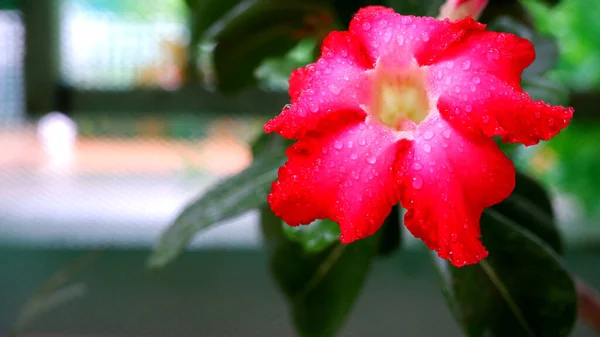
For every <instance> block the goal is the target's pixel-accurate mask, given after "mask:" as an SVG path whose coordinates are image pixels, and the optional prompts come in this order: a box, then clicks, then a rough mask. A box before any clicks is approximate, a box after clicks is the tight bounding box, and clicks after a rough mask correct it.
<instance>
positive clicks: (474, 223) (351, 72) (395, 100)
mask: <svg viewBox="0 0 600 337" xmlns="http://www.w3.org/2000/svg"><path fill="white" fill-rule="evenodd" d="M534 58H535V54H534V50H533V46H532V44H531V43H530V42H529V41H527V40H524V39H521V38H519V37H517V36H514V35H511V34H505V33H495V32H489V31H485V26H484V25H482V24H479V23H477V22H475V21H474V20H473V19H471V18H467V19H464V20H460V21H457V22H451V21H450V20H444V21H439V20H436V19H433V18H426V17H413V16H402V15H399V14H396V13H394V12H393V11H392V10H391V9H388V8H384V7H367V8H364V9H362V10H360V11H359V12H358V14H357V15H356V16H355V17H354V19H353V20H352V22H351V23H350V29H349V31H344V32H332V33H331V34H330V35H329V36H328V37H327V39H326V40H325V41H324V43H323V47H322V56H321V57H320V58H319V60H318V61H317V62H316V63H313V64H310V65H308V66H306V67H305V68H301V69H297V70H295V71H294V72H293V73H292V75H291V78H290V88H289V94H290V96H291V100H292V104H291V105H290V106H286V107H285V108H284V109H283V111H282V112H281V114H280V115H279V116H277V117H275V118H274V119H272V120H271V121H269V122H268V123H267V124H265V130H266V132H276V133H278V134H280V135H282V136H284V137H287V138H292V139H298V142H297V143H295V144H294V145H293V146H291V147H290V148H289V149H288V150H287V152H286V154H287V156H288V158H289V160H288V161H287V163H286V164H285V166H283V167H281V168H280V170H279V178H278V180H277V181H276V182H274V183H273V185H272V190H271V194H270V195H269V197H268V201H269V203H270V205H271V208H272V210H273V211H274V212H275V213H276V214H277V215H278V216H280V217H281V218H282V219H283V220H284V221H285V222H286V223H287V224H289V225H291V226H297V225H302V224H309V223H311V222H312V221H313V220H315V219H322V218H329V219H331V220H333V221H336V222H337V223H339V225H340V228H341V236H340V240H341V242H342V243H350V242H352V241H354V240H358V239H361V238H365V237H367V236H369V235H372V234H373V233H375V232H376V231H377V230H378V229H379V227H380V226H381V224H382V223H383V221H384V219H385V218H386V217H387V215H388V214H389V212H390V210H391V207H392V206H393V205H395V204H396V203H398V202H400V204H401V205H402V206H403V207H404V208H406V209H407V213H406V215H405V218H404V222H405V224H406V226H407V228H408V229H409V231H410V232H411V233H412V234H413V235H414V236H415V237H417V238H420V239H422V240H423V241H424V242H425V244H427V246H428V247H429V248H430V249H432V250H435V251H436V252H437V253H438V255H439V256H440V257H442V258H446V259H448V260H450V261H451V262H452V264H454V265H456V266H463V265H465V264H472V263H476V262H478V261H479V260H481V259H482V258H484V257H486V256H487V251H486V249H485V248H484V247H483V245H482V244H481V242H480V240H479V238H480V229H479V219H480V217H481V213H482V212H483V210H484V208H485V207H489V206H491V205H493V204H496V203H498V202H500V201H502V200H503V199H505V198H506V197H507V196H508V195H509V194H510V193H511V191H512V190H513V187H514V184H515V171H514V167H513V164H512V162H511V161H510V160H509V159H508V158H507V157H506V156H505V155H504V154H503V153H502V152H501V151H500V149H499V148H498V146H497V145H496V143H495V142H494V141H493V140H492V139H491V138H490V137H492V136H501V137H502V139H503V140H504V141H507V142H519V143H523V144H525V145H533V144H536V143H538V142H539V141H540V139H544V140H547V139H550V138H551V137H552V136H554V135H556V134H557V133H558V132H559V131H560V130H561V129H562V128H564V127H565V126H566V125H567V124H568V123H569V120H570V119H571V117H572V115H573V109H572V108H563V107H559V106H551V105H549V104H546V103H544V102H540V101H533V100H532V99H531V98H530V97H529V95H528V94H527V93H525V92H523V90H522V89H521V87H520V85H519V83H520V76H521V73H522V71H523V69H524V68H526V67H527V66H528V65H529V64H531V62H533V59H534Z"/></svg>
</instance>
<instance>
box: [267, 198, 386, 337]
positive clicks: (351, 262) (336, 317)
mask: <svg viewBox="0 0 600 337" xmlns="http://www.w3.org/2000/svg"><path fill="white" fill-rule="evenodd" d="M262 228H263V233H264V235H265V238H266V239H267V243H268V246H270V247H271V248H272V249H273V251H272V254H271V270H272V273H273V275H274V277H275V280H276V281H277V283H278V285H279V287H280V288H281V289H282V291H283V292H284V294H285V295H286V296H287V298H288V301H289V304H290V308H291V313H292V316H293V319H294V324H295V326H296V329H297V332H298V334H299V336H303V337H331V336H335V334H336V333H337V331H338V330H339V329H340V328H341V327H342V324H343V323H344V321H345V320H346V317H347V316H348V314H349V313H350V311H351V309H352V307H353V305H354V302H355V301H356V299H357V297H358V295H359V293H360V290H361V288H362V286H363V284H364V282H365V280H366V277H367V274H368V271H369V267H370V265H371V262H372V260H373V257H374V256H375V251H376V245H377V240H378V238H377V236H371V237H369V238H367V239H363V240H358V241H356V242H354V243H351V244H348V245H342V244H341V243H339V242H337V243H334V244H331V245H330V246H329V247H327V248H326V249H324V250H321V251H320V252H316V253H315V252H313V253H310V252H307V251H306V250H305V249H304V247H302V245H301V244H299V243H298V242H295V241H294V240H290V239H289V238H288V237H287V236H286V235H285V234H284V233H283V229H282V227H281V220H279V219H278V218H277V217H275V216H274V215H273V214H272V212H271V211H270V210H269V209H267V208H265V209H263V210H262Z"/></svg>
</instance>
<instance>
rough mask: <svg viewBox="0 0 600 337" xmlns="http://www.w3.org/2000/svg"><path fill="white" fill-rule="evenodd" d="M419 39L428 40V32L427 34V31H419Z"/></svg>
mask: <svg viewBox="0 0 600 337" xmlns="http://www.w3.org/2000/svg"><path fill="white" fill-rule="evenodd" d="M421 39H422V40H423V42H427V41H429V34H427V32H423V33H421Z"/></svg>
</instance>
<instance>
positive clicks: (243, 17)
mask: <svg viewBox="0 0 600 337" xmlns="http://www.w3.org/2000/svg"><path fill="white" fill-rule="evenodd" d="M330 13H331V8H330V7H329V6H328V4H327V3H324V2H323V1H317V0H312V1H300V2H298V1H284V0H255V1H251V0H248V1H244V2H242V3H240V4H239V5H238V6H237V7H235V8H234V9H232V10H231V11H230V12H229V13H228V15H226V17H225V18H224V19H223V20H221V21H219V22H217V23H215V24H214V25H213V26H212V27H211V29H209V31H208V32H207V35H206V38H207V39H210V40H214V41H215V42H216V47H215V49H214V54H213V62H214V67H215V70H216V73H217V83H216V84H217V88H218V89H219V90H220V91H221V92H223V93H236V92H239V91H240V90H242V89H244V88H245V87H247V86H249V85H251V84H254V83H255V82H256V78H255V77H254V72H255V70H256V69H257V68H258V67H259V66H260V65H261V64H262V62H263V61H264V60H265V59H267V58H272V57H281V56H283V55H285V54H286V53H287V52H288V51H289V50H290V49H292V47H294V46H295V45H296V44H297V43H298V42H299V41H300V38H299V37H297V36H295V35H297V33H298V32H299V31H306V30H307V20H308V18H311V17H314V18H317V17H319V16H321V15H328V16H331V14H330ZM315 33H316V32H315ZM306 37H308V36H306Z"/></svg>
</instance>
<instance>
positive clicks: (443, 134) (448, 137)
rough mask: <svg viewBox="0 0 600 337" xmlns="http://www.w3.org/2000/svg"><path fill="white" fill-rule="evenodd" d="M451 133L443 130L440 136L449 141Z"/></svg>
mask: <svg viewBox="0 0 600 337" xmlns="http://www.w3.org/2000/svg"><path fill="white" fill-rule="evenodd" d="M451 133H452V132H451V131H450V130H444V132H442V136H444V138H446V139H450V134H451Z"/></svg>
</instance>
